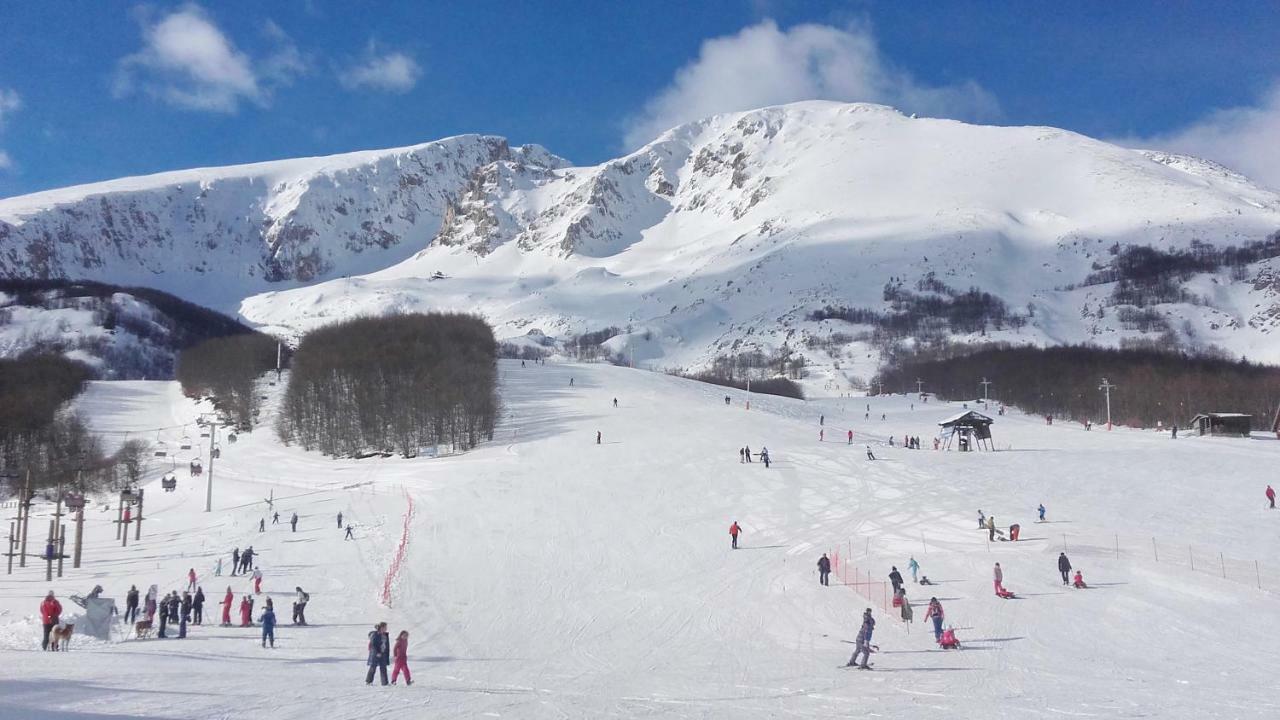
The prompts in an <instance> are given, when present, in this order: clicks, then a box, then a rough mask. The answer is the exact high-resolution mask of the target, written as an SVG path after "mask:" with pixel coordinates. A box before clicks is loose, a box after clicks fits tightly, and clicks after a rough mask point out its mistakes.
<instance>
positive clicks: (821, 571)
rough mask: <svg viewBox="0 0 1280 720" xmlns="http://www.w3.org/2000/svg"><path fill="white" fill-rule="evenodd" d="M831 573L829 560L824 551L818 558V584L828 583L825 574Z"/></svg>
mask: <svg viewBox="0 0 1280 720" xmlns="http://www.w3.org/2000/svg"><path fill="white" fill-rule="evenodd" d="M830 574H831V560H830V558H828V557H827V554H826V553H822V557H820V558H818V584H820V585H830V584H831V583H830V582H829V581H828V580H827V576H828V575H830Z"/></svg>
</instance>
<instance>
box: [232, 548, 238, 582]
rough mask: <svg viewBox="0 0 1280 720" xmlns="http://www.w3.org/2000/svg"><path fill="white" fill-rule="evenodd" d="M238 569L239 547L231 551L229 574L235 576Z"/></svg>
mask: <svg viewBox="0 0 1280 720" xmlns="http://www.w3.org/2000/svg"><path fill="white" fill-rule="evenodd" d="M239 569H240V548H236V549H235V550H232V551H231V576H232V577H235V574H236V571H237V570H239Z"/></svg>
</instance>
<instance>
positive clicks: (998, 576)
mask: <svg viewBox="0 0 1280 720" xmlns="http://www.w3.org/2000/svg"><path fill="white" fill-rule="evenodd" d="M991 576H992V579H993V580H994V583H993V584H994V586H995V589H996V595H1000V596H1001V597H1003V596H1004V593H1005V592H1006V590H1005V589H1004V571H1003V570H1001V569H1000V563H996V566H995V569H994V570H992V571H991Z"/></svg>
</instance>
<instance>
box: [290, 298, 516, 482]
mask: <svg viewBox="0 0 1280 720" xmlns="http://www.w3.org/2000/svg"><path fill="white" fill-rule="evenodd" d="M497 347H498V345H497V342H496V341H495V340H494V337H493V329H492V328H490V327H489V325H488V324H486V323H485V322H484V321H483V320H481V319H480V318H478V317H475V316H472V315H462V314H439V313H430V314H425V315H424V314H411V315H397V316H392V317H383V318H360V319H356V320H349V321H346V322H342V323H338V324H335V325H330V326H326V327H324V328H321V329H319V330H315V331H313V332H311V333H309V334H308V335H307V336H306V337H304V338H303V340H302V342H301V344H299V346H298V348H297V350H296V351H295V353H294V356H293V360H292V363H291V371H290V376H289V386H288V389H287V391H286V393H285V400H284V407H283V408H282V412H281V415H280V420H279V425H278V427H277V431H278V432H279V434H280V437H281V438H282V439H283V440H284V441H285V442H288V443H297V444H300V445H302V446H303V447H304V448H306V449H308V450H319V451H320V452H323V453H325V454H327V455H335V456H359V455H364V454H367V453H372V452H396V453H399V454H401V455H404V456H406V457H412V456H414V455H415V454H417V452H418V451H419V449H420V448H423V447H427V446H432V445H440V444H448V445H451V446H452V447H453V448H455V449H469V448H471V447H474V446H475V445H476V444H477V443H478V442H480V441H481V440H483V439H491V438H492V437H493V427H494V424H495V422H496V421H497V417H498V412H499V402H498V390H497V366H496V354H497Z"/></svg>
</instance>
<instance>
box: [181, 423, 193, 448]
mask: <svg viewBox="0 0 1280 720" xmlns="http://www.w3.org/2000/svg"><path fill="white" fill-rule="evenodd" d="M178 448H179V449H182V450H190V449H191V436H190V435H188V434H187V431H186V429H185V428H184V429H183V430H182V440H181V441H180V442H179V443H178Z"/></svg>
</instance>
